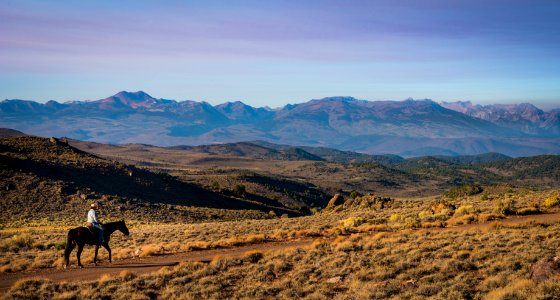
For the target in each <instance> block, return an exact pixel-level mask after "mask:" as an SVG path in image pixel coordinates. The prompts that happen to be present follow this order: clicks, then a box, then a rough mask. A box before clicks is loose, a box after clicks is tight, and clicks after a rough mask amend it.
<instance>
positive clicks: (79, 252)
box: [76, 244, 84, 268]
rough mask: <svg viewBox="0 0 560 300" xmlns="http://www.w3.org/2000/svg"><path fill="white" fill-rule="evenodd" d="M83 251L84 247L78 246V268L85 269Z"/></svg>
mask: <svg viewBox="0 0 560 300" xmlns="http://www.w3.org/2000/svg"><path fill="white" fill-rule="evenodd" d="M82 250H84V245H83V244H78V253H76V255H77V256H78V266H80V268H83V267H84V266H83V265H82V261H81V260H80V255H82Z"/></svg>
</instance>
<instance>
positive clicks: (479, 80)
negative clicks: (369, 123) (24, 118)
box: [0, 0, 560, 108]
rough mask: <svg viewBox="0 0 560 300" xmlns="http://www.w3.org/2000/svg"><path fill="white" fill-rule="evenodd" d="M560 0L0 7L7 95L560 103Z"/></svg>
mask: <svg viewBox="0 0 560 300" xmlns="http://www.w3.org/2000/svg"><path fill="white" fill-rule="evenodd" d="M559 16H560V1H557V0H554V1H539V0H535V1H515V0H507V1H506V0H503V1H492V0H485V1H477V0H471V1H453V0H441V1H433V0H428V1H417V0H415V1H406V0H405V1H375V0H369V1H349V0H340V1H329V0H326V1H302V0H300V1H231V0H229V1H196V2H195V1H155V0H151V1H142V0H129V1H122V0H120V1H100V0H96V1H78V0H75V1H64V0H61V1H45V0H41V1H28V0H2V1H0V99H4V98H8V99H13V98H19V99H33V100H38V101H46V100H49V99H56V100H59V101H67V100H86V99H91V100H95V99H100V98H104V97H107V96H110V95H112V94H114V93H116V92H118V91H121V90H129V91H136V90H144V91H146V92H148V93H150V94H151V95H153V96H155V97H158V98H159V97H162V98H167V99H176V100H185V99H195V100H206V101H209V102H211V103H214V104H217V103H221V102H225V101H230V100H242V101H244V102H246V103H248V104H251V105H256V106H264V105H268V106H272V107H277V106H281V105H284V104H286V103H294V102H303V101H306V100H309V99H311V98H320V97H325V96H335V95H344V96H354V97H357V98H361V99H368V100H382V99H392V100H401V99H405V98H408V97H414V98H431V99H434V100H436V101H453V100H471V101H473V102H476V103H518V102H532V103H534V104H537V105H538V106H540V107H543V108H551V107H560V18H559Z"/></svg>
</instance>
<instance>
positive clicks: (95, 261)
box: [93, 244, 99, 266]
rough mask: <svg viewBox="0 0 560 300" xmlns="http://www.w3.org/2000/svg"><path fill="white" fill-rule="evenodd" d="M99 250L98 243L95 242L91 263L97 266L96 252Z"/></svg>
mask: <svg viewBox="0 0 560 300" xmlns="http://www.w3.org/2000/svg"><path fill="white" fill-rule="evenodd" d="M98 251H99V244H95V256H94V257H93V264H94V265H96V266H97V252H98Z"/></svg>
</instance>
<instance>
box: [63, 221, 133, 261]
mask: <svg viewBox="0 0 560 300" xmlns="http://www.w3.org/2000/svg"><path fill="white" fill-rule="evenodd" d="M116 230H119V231H120V232H122V233H123V234H124V235H125V236H128V235H129V234H130V232H129V231H128V227H126V224H125V223H124V220H121V221H117V222H111V223H106V224H103V238H104V240H105V241H104V242H103V243H100V242H99V234H97V232H95V233H92V232H91V231H90V230H89V229H88V228H87V227H76V228H73V229H70V230H68V237H67V239H66V249H65V250H64V268H65V269H66V267H68V263H69V262H70V253H72V250H74V247H76V245H77V246H78V253H77V257H78V266H80V268H83V267H84V266H83V265H82V262H81V261H80V255H81V254H82V250H84V245H86V244H87V245H94V246H95V257H94V258H93V263H94V264H95V265H97V252H98V250H99V246H100V245H101V246H103V247H104V248H105V249H107V252H109V263H111V262H112V260H111V248H110V247H109V240H110V239H111V234H112V233H113V232H115V231H116Z"/></svg>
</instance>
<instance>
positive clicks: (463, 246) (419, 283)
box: [6, 223, 560, 299]
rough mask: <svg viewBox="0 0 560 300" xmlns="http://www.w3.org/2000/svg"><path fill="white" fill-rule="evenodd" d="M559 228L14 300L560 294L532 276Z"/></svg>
mask: <svg viewBox="0 0 560 300" xmlns="http://www.w3.org/2000/svg"><path fill="white" fill-rule="evenodd" d="M558 232H560V224H558V223H556V224H552V225H546V224H538V223H527V224H521V225H517V226H514V227H502V226H495V227H491V228H489V229H487V230H482V231H481V230H466V231H461V230H457V231H439V230H426V229H420V230H404V231H398V232H393V233H370V234H360V235H350V236H340V237H338V238H337V239H335V240H334V241H332V242H329V241H326V240H323V239H321V238H319V239H317V241H316V242H315V243H314V244H313V245H312V246H310V247H309V248H305V249H292V250H289V251H283V252H276V253H274V252H271V253H266V252H265V253H260V252H257V253H254V252H253V253H247V254H246V255H245V257H243V258H237V259H228V258H220V257H217V258H215V259H214V260H213V261H212V262H210V263H183V264H181V265H179V266H177V267H174V268H165V269H162V270H161V271H159V272H157V273H155V274H151V275H144V276H136V275H134V274H132V273H123V274H121V276H118V277H116V278H102V279H101V280H99V281H94V282H86V283H54V282H50V281H48V280H41V279H38V280H27V281H22V282H19V283H17V284H16V285H15V286H14V287H13V288H12V289H11V290H10V291H9V293H8V294H7V295H6V298H7V299H43V298H92V297H93V298H103V297H112V298H116V299H150V298H155V297H157V298H162V299H201V298H257V299H262V298H300V297H305V298H310V299H330V298H336V299H371V298H394V299H423V298H427V297H434V298H437V299H528V298H531V299H558V298H559V297H560V274H559V273H558V272H556V273H555V272H551V273H549V274H547V275H546V276H545V277H541V278H535V276H534V274H535V268H534V266H535V263H537V262H538V261H539V260H541V259H543V258H546V257H554V256H559V255H560V235H559V234H558ZM537 271H538V270H537ZM532 275H533V276H532Z"/></svg>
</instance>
